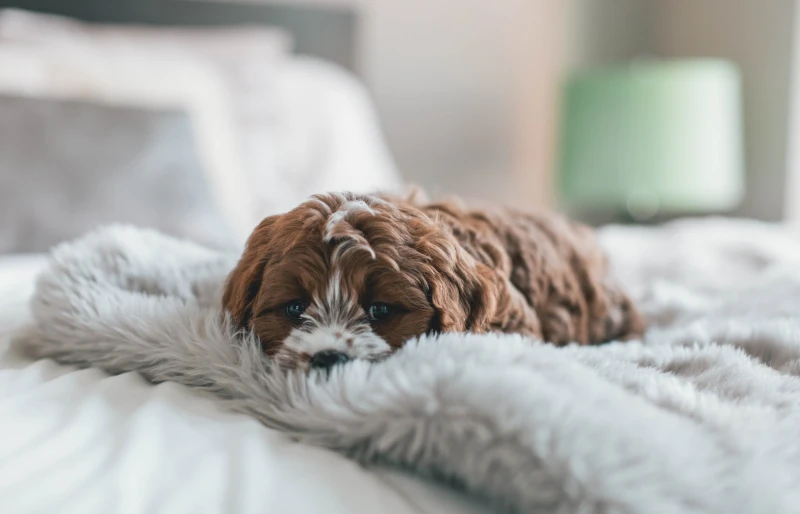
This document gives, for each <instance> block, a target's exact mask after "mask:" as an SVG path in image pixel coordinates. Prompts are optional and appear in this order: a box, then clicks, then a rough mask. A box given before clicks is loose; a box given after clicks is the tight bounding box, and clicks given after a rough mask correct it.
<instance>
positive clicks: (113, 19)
mask: <svg viewBox="0 0 800 514" xmlns="http://www.w3.org/2000/svg"><path fill="white" fill-rule="evenodd" d="M7 7H15V8H18V9H27V10H30V11H37V12H43V13H50V14H60V15H64V16H70V17H73V18H77V19H80V20H84V21H89V22H96V23H112V24H115V23H131V24H148V25H200V26H214V25H254V24H255V25H270V26H274V27H280V28H282V29H284V30H286V31H287V32H289V33H291V34H292V38H293V40H294V50H295V51H296V52H297V53H300V54H306V55H313V56H316V57H322V58H324V59H328V60H331V61H334V62H337V63H339V64H341V65H342V66H345V67H346V68H348V69H350V70H354V68H355V26H356V22H357V19H356V17H357V16H356V13H355V12H354V11H352V10H349V9H346V8H343V7H337V6H330V7H316V6H314V7H311V6H290V5H275V4H266V3H258V2H253V1H247V0H245V1H243V2H239V3H237V2H236V1H231V0H218V1H212V0H203V1H198V0H17V1H8V0H0V8H7Z"/></svg>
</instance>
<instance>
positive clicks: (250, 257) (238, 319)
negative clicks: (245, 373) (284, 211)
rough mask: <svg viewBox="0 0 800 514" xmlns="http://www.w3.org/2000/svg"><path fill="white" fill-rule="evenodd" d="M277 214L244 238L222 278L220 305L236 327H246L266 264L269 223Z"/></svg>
mask: <svg viewBox="0 0 800 514" xmlns="http://www.w3.org/2000/svg"><path fill="white" fill-rule="evenodd" d="M279 217H280V216H270V217H269V218H265V219H264V220H263V221H262V222H261V223H259V225H258V226H257V227H256V229H255V230H254V231H253V233H252V234H251V235H250V237H249V238H248V240H247V246H246V247H245V250H244V253H243V254H242V257H241V259H239V262H238V264H236V267H235V268H233V271H231V273H230V275H228V279H227V280H226V282H225V290H224V292H223V294H222V307H223V308H224V309H225V310H227V311H228V312H229V313H230V315H231V317H232V318H233V321H234V323H236V325H237V326H238V327H239V328H247V326H248V324H249V323H250V318H251V317H252V316H253V303H254V302H255V299H256V296H258V291H259V289H261V281H262V279H263V276H264V267H265V266H266V264H267V259H266V250H267V248H268V246H269V242H270V239H271V236H272V227H273V225H274V224H275V222H276V221H277V219H278V218H279Z"/></svg>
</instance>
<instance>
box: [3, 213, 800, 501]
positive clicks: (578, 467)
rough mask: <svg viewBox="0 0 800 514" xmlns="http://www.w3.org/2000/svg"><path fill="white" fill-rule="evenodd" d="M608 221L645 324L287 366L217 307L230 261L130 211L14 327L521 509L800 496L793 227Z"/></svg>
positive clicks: (96, 361)
mask: <svg viewBox="0 0 800 514" xmlns="http://www.w3.org/2000/svg"><path fill="white" fill-rule="evenodd" d="M602 236H603V241H604V243H605V244H606V245H607V246H608V248H609V250H610V252H611V254H612V260H613V262H614V264H615V266H616V267H617V269H618V273H619V275H620V276H621V278H623V280H625V281H626V282H627V283H628V284H629V286H630V288H631V290H632V291H633V292H634V294H635V296H636V297H637V298H638V299H639V301H640V304H641V305H642V307H643V309H644V311H645V312H646V314H647V315H648V317H649V320H650V322H651V328H650V329H649V331H648V333H647V335H646V337H645V340H644V341H643V342H634V343H625V344H610V345H606V346H602V347H593V348H577V347H570V348H564V349H556V348H553V347H550V346H547V345H542V344H537V343H534V342H530V341H525V340H522V339H520V338H516V337H510V336H507V337H500V336H466V335H457V334H456V335H448V336H444V337H441V338H439V339H432V340H430V339H426V338H423V340H421V341H420V342H418V343H411V344H410V345H408V346H407V347H406V348H405V349H404V350H403V351H401V352H399V353H398V354H396V355H395V356H393V357H392V358H390V359H389V360H387V361H386V362H384V363H380V364H376V365H371V366H370V365H367V364H365V363H353V364H349V365H347V366H345V367H343V368H342V369H341V370H339V371H337V372H335V373H333V374H332V375H331V377H330V378H328V379H323V378H322V377H320V376H316V375H315V376H312V377H311V378H306V377H304V376H300V375H291V376H288V377H284V376H283V375H278V374H275V373H271V372H270V369H269V363H268V362H267V361H265V360H264V358H262V357H261V355H260V354H259V352H258V351H257V346H256V345H255V344H254V343H253V341H252V340H249V339H244V340H235V339H233V338H232V336H231V334H230V333H229V331H227V329H226V328H225V327H224V325H222V324H221V323H220V319H221V315H220V312H219V308H218V306H217V303H216V302H217V301H216V298H217V290H218V287H219V285H220V281H221V279H222V277H223V276H224V272H225V271H226V270H227V268H228V267H229V266H230V261H229V260H228V258H226V257H221V256H218V255H215V254H213V253H210V252H207V251H205V250H202V249H200V248H197V247H194V246H192V245H188V244H185V243H178V242H176V241H174V240H170V239H166V238H163V237H161V236H159V235H157V234H153V233H149V232H140V231H135V230H129V229H115V230H111V231H107V232H103V233H97V234H94V235H91V236H89V237H87V238H85V239H83V240H81V241H78V242H76V243H73V244H71V245H67V246H64V247H62V248H60V249H59V250H58V251H57V252H56V253H55V255H54V257H53V260H52V263H51V265H50V267H49V269H48V270H47V271H46V272H45V274H44V275H43V276H42V278H41V279H40V281H39V284H38V287H37V292H36V295H35V297H34V302H33V314H34V324H33V325H32V326H31V327H30V328H29V329H28V330H27V331H26V332H25V333H24V334H22V336H21V337H20V339H19V341H20V343H21V344H22V345H23V346H24V348H25V349H26V351H28V352H30V353H33V354H35V355H38V356H51V357H56V358H57V359H59V360H61V361H64V362H70V363H77V364H81V365H94V366H97V367H100V368H103V369H105V370H107V371H110V372H112V373H119V372H124V371H139V372H140V373H142V374H143V375H144V376H146V377H147V378H149V379H151V380H153V381H164V380H171V381H176V382H181V383H183V384H186V385H189V386H191V387H195V388H198V389H203V390H205V391H208V392H211V393H212V394H214V395H216V396H217V397H218V398H219V399H220V401H221V402H222V403H223V404H224V405H227V406H228V407H229V408H232V409H235V410H238V411H241V412H246V413H248V414H250V415H252V416H254V417H256V418H257V419H259V420H260V421H261V422H262V423H264V424H267V425H268V426H272V427H277V428H280V429H282V430H284V431H285V432H286V433H288V434H290V435H291V436H292V437H295V438H297V439H299V440H302V441H306V442H310V443H313V444H316V445H321V446H326V447H328V448H332V449H335V450H337V451H341V452H344V453H346V454H348V455H351V456H353V457H355V458H358V459H359V460H361V461H363V462H376V461H377V462H383V463H391V464H398V465H401V466H403V467H406V468H407V469H411V470H414V471H416V472H419V473H423V474H428V475H431V474H432V475H437V476H444V477H446V478H449V479H451V480H453V481H454V482H456V483H457V484H459V485H461V486H464V487H466V488H468V489H469V490H471V491H473V492H475V493H477V494H479V495H482V496H484V497H487V498H489V499H491V500H492V501H493V502H495V503H496V504H497V505H503V506H507V507H510V508H511V509H513V510H519V511H531V510H543V511H552V510H558V511H561V512H575V511H579V512H796V511H800V502H798V499H800V497H799V496H798V492H797V487H796V484H798V483H800V443H799V442H798V435H800V434H799V432H800V429H798V428H797V427H798V426H799V425H798V414H800V405H799V404H800V401H799V400H800V396H798V393H800V381H798V378H797V375H798V374H800V317H798V315H797V310H798V307H800V262H798V256H800V241H798V239H797V238H796V237H795V236H794V235H793V234H790V233H788V232H787V231H785V230H784V229H781V228H778V227H772V226H768V225H761V224H756V223H747V222H725V221H714V220H711V221H706V222H696V223H694V224H685V223H684V224H676V225H672V226H668V227H666V228H662V229H655V230H649V231H646V232H645V231H641V230H638V229H621V228H617V229H614V228H612V229H607V230H606V231H605V232H604V233H603V235H602Z"/></svg>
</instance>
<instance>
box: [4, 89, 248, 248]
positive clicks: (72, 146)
mask: <svg viewBox="0 0 800 514" xmlns="http://www.w3.org/2000/svg"><path fill="white" fill-rule="evenodd" d="M111 222H124V223H131V224H135V225H139V226H143V227H152V228H156V229H158V230H161V231H163V232H166V233H168V234H172V235H175V236H178V237H185V238H188V239H192V240H195V241H198V242H201V243H204V244H210V245H212V246H216V247H226V246H230V245H232V244H233V241H232V236H231V233H230V231H229V230H228V227H227V226H226V222H225V220H224V217H223V215H222V213H221V211H220V209H219V207H218V206H217V205H216V204H215V201H214V196H213V194H212V191H211V189H210V187H209V184H208V183H207V181H206V177H205V173H204V170H203V168H202V164H201V160H200V157H199V156H198V154H197V152H196V142H195V138H194V137H193V131H192V124H191V120H190V119H189V116H188V115H187V114H186V113H185V112H181V111H170V110H154V109H142V108H132V107H119V106H111V105H103V104H97V103H88V102H82V101H69V100H55V99H37V98H26V97H15V96H4V95H0V253H6V252H38V251H44V250H47V249H48V248H50V247H51V246H53V245H54V244H57V243H59V242H61V241H64V240H66V239H70V238H73V237H76V236H78V235H80V234H82V233H84V232H86V231H87V230H90V229H92V228H94V227H97V226H99V225H102V224H107V223H111Z"/></svg>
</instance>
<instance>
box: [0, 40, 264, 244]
mask: <svg viewBox="0 0 800 514" xmlns="http://www.w3.org/2000/svg"><path fill="white" fill-rule="evenodd" d="M0 94H5V95H7V96H10V97H14V96H15V97H19V96H23V97H27V98H29V99H40V100H48V99H50V100H81V101H83V104H80V105H81V107H80V108H79V107H78V106H76V105H71V106H69V107H68V106H66V105H62V106H61V107H58V106H57V104H37V103H36V102H27V103H26V102H11V101H7V102H6V103H5V104H4V110H3V114H1V115H0V118H5V119H6V120H8V119H10V117H11V116H12V115H13V116H14V118H15V119H17V120H18V121H17V123H19V124H20V125H21V126H20V131H22V130H27V133H26V137H27V138H28V139H29V140H30V143H28V144H26V145H25V146H24V147H23V148H19V149H17V150H16V153H13V155H12V154H9V155H8V156H7V159H6V161H5V164H4V166H2V167H0V176H2V180H3V183H4V184H5V185H6V187H4V188H3V192H4V195H5V196H8V197H13V199H14V205H15V208H25V207H24V206H26V205H27V208H28V209H35V208H39V207H40V206H41V205H42V199H43V198H46V197H47V195H49V194H51V192H48V190H47V188H46V187H44V186H46V184H42V187H41V188H40V187H39V185H40V184H35V183H32V182H31V181H32V180H33V179H32V178H28V177H29V176H30V177H33V175H34V173H37V172H39V171H42V170H31V169H29V168H28V167H30V166H44V168H46V169H48V170H50V172H52V173H53V174H54V179H53V180H56V178H55V176H56V175H57V174H59V173H61V171H62V170H61V168H60V166H59V161H60V159H61V158H62V157H63V156H62V155H61V153H63V152H65V151H69V152H71V154H80V155H81V158H82V159H83V161H81V162H82V165H83V166H85V167H87V168H91V169H94V168H95V165H94V164H93V163H92V155H93V153H94V152H99V151H100V149H101V148H102V147H103V146H104V145H106V143H107V141H108V140H110V139H113V138H114V137H116V136H117V135H118V134H116V131H121V132H122V133H125V131H129V132H130V131H133V130H134V128H135V126H138V125H136V123H145V121H142V120H139V121H137V122H133V121H132V120H131V119H129V118H125V117H124V116H121V115H120V114H119V113H120V111H112V110H105V111H103V110H101V109H100V107H101V106H103V105H105V106H117V107H131V108H138V109H144V110H146V111H153V110H155V111H170V112H174V111H179V112H182V113H184V116H185V117H186V122H187V123H189V127H188V128H187V129H186V131H185V132H186V134H185V137H191V140H192V144H193V152H194V154H195V155H194V160H191V161H187V163H186V164H185V167H186V170H188V169H192V170H194V173H195V176H194V180H195V181H196V183H197V184H204V185H202V186H201V185H195V186H193V187H194V189H195V190H199V188H202V187H205V188H207V189H208V191H209V196H210V200H209V203H208V204H207V209H208V211H209V213H210V214H209V215H207V216H197V217H196V219H197V222H196V223H195V224H194V225H192V226H191V230H188V229H186V230H180V227H186V225H185V223H184V222H183V221H182V220H183V219H184V218H183V215H181V220H173V219H169V218H165V217H163V216H166V215H167V212H166V210H165V209H161V210H158V211H157V212H159V213H160V214H161V215H162V217H161V218H159V225H158V226H160V227H162V228H163V229H165V230H166V231H168V232H171V233H173V234H174V235H176V236H179V237H190V238H199V239H202V242H206V243H210V244H212V245H214V246H220V245H226V244H228V243H229V241H230V240H234V241H236V242H237V243H238V242H240V241H242V240H244V238H245V237H246V236H247V232H248V231H249V227H248V226H247V225H248V223H249V218H248V213H247V212H246V210H245V209H244V208H243V206H242V204H241V202H240V201H239V199H240V198H242V197H243V195H244V194H246V191H247V187H246V182H245V179H244V177H242V175H241V174H242V166H241V165H240V163H239V161H238V152H237V150H236V147H235V144H234V142H235V141H236V129H235V124H234V123H233V121H232V115H231V113H230V109H229V105H230V98H229V97H230V93H229V92H228V91H227V89H226V88H225V87H224V85H223V84H222V83H221V81H220V80H219V78H218V77H217V75H216V74H215V73H214V72H213V70H209V69H208V68H206V67H204V66H202V63H197V62H192V61H186V60H183V59H177V60H159V61H153V60H151V59H149V56H147V55H139V54H136V53H135V52H130V53H128V54H126V55H124V56H120V55H117V56H116V58H114V57H113V56H111V55H106V54H104V53H103V52H90V51H87V50H86V49H76V48H71V47H66V46H65V47H58V48H52V49H47V50H43V49H41V48H32V47H27V46H23V47H20V46H18V45H13V44H10V43H7V42H6V43H3V44H0ZM91 104H97V105H96V107H95V108H89V107H87V105H91ZM46 105H49V107H46ZM25 109H32V110H31V116H50V117H56V118H57V117H58V115H59V113H61V114H64V115H65V116H67V117H70V118H74V119H75V120H78V121H77V123H78V125H75V126H68V125H66V124H64V123H62V122H59V121H58V120H57V119H49V120H48V124H52V125H48V126H47V128H48V132H47V133H46V134H44V133H42V132H41V130H39V129H35V128H34V127H28V128H26V127H27V126H26V125H25V123H26V121H25V115H24V112H25ZM37 109H45V110H47V109H49V111H48V112H42V111H40V112H38V114H37ZM76 110H79V111H80V112H81V113H83V114H82V115H78V113H77V112H76ZM126 112H127V111H126ZM83 115H85V116H86V117H87V118H88V119H87V120H86V121H85V123H86V125H85V126H82V125H80V123H82V121H81V120H83V118H82V117H81V116H83ZM110 116H114V119H113V120H112V119H108V117H110ZM30 121H31V123H34V122H35V121H36V120H35V119H32V120H30ZM73 121H74V120H73ZM162 121H165V122H167V120H166V118H164V119H162ZM6 123H7V121H6ZM132 123H133V125H132ZM147 123H152V124H153V125H152V126H151V129H150V132H149V133H148V134H144V135H142V134H140V135H139V136H138V137H140V138H144V137H157V136H158V135H159V134H160V132H159V131H158V130H157V127H158V126H159V125H158V123H156V121H155V120H150V121H148V122H147ZM176 123H177V122H176V121H174V120H171V121H169V122H168V124H169V125H170V126H173V127H175V126H177V125H176ZM98 125H104V126H110V127H114V131H101V130H98V129H97V126H98ZM4 130H5V131H6V133H8V132H9V131H14V130H15V129H14V126H13V125H8V124H6V125H5V128H4ZM59 130H60V133H59V132H58V131H59ZM79 130H85V131H86V132H85V134H83V136H84V137H83V138H82V139H81V138H80V137H75V135H76V131H79ZM174 130H177V129H174ZM77 135H82V134H81V133H80V132H77ZM59 136H60V137H62V138H64V139H65V140H66V139H68V140H69V141H70V143H71V145H72V146H71V148H70V149H68V150H67V149H65V148H63V146H62V145H61V144H60V143H59V142H58V137H59ZM128 136H129V137H133V136H132V135H131V134H128ZM181 137H184V136H181ZM140 143H141V144H145V143H147V144H150V145H157V142H155V141H149V140H148V141H144V140H142V141H140ZM129 144H131V145H132V144H133V143H132V142H129ZM181 144H183V145H184V146H185V145H187V144H188V143H186V141H185V140H184V141H182V142H181ZM12 150H13V149H10V148H9V149H7V150H5V153H8V152H11V151H12ZM150 150H152V148H151V149H150ZM142 151H145V152H146V151H148V149H143V150H142ZM22 152H28V153H27V154H24V153H22ZM60 152H61V153H60ZM131 152H132V150H131V148H126V149H122V150H121V153H120V155H119V158H120V159H119V160H118V161H113V160H111V159H110V158H109V159H108V160H107V162H105V163H104V166H105V167H107V168H108V169H109V173H110V174H112V175H114V174H117V173H120V172H121V171H122V170H127V172H128V173H130V174H131V176H130V177H129V181H128V183H129V184H132V183H133V182H134V181H136V180H142V181H147V183H148V184H149V185H150V186H154V184H155V183H156V182H158V179H159V177H158V172H159V170H160V171H162V172H164V173H168V172H169V170H168V169H167V168H164V167H161V168H156V167H153V168H151V169H150V170H149V171H148V172H147V173H145V172H143V171H142V170H141V169H139V168H137V167H134V166H131V165H130V159H131V158H132V157H133V155H132V153H131ZM183 155H187V154H186V153H184V154H183ZM48 156H49V157H48ZM37 159H49V161H47V163H46V165H45V164H43V163H42V162H39V161H37ZM117 168H119V169H117ZM98 171H101V170H98ZM185 173H188V171H186V172H185ZM40 177H41V180H43V181H44V182H46V180H45V178H46V177H45V176H44V175H40ZM98 179H99V177H98V176H96V174H95V175H92V174H91V173H88V172H87V173H85V174H82V175H79V174H75V173H73V174H72V175H71V176H70V180H72V181H73V182H72V183H71V186H72V187H74V188H76V189H83V190H84V191H85V195H84V197H83V199H82V202H81V204H80V205H74V208H75V213H78V212H80V213H81V214H80V215H81V216H84V217H85V218H84V223H83V225H81V226H86V225H87V224H88V222H89V220H90V219H91V220H93V222H92V225H95V224H100V223H104V222H109V221H126V220H127V221H135V220H133V219H128V218H129V216H126V215H125V216H123V215H121V213H120V212H119V211H118V210H117V209H116V208H115V205H114V204H113V202H109V201H108V199H107V198H106V197H104V196H103V194H102V191H98V190H97V189H96V188H95V187H94V186H95V184H96V181H97V180H98ZM184 179H188V177H186V176H185V177H184ZM113 180H114V181H117V182H118V181H119V177H117V176H115V178H113ZM32 185H35V186H36V187H30V186H32ZM11 187H15V188H18V189H19V190H15V189H8V188H11ZM23 188H24V192H25V194H26V195H29V196H27V197H26V196H23V193H22V192H21V191H23ZM137 190H138V191H142V190H143V189H142V188H138V189H137ZM53 192H57V191H56V190H53ZM181 201H182V200H181V198H173V199H171V202H172V203H173V205H172V206H170V207H169V209H170V212H173V213H176V212H179V208H180V207H181V206H182V205H183V204H182V203H181ZM192 201H194V200H192ZM9 208H10V207H6V209H9ZM186 208H187V212H190V213H195V214H197V211H196V208H195V206H194V204H192V205H187V206H186ZM76 216H77V214H76ZM214 217H216V219H214V221H213V222H210V221H209V223H208V224H207V225H204V224H202V223H200V220H211V219H213V218H214ZM23 220H24V221H25V223H27V225H25V226H22V225H19V224H17V225H14V232H15V233H16V234H17V235H16V236H14V237H13V239H12V236H11V235H9V234H10V232H8V231H9V230H11V229H9V228H8V227H9V225H11V224H10V222H9V221H7V220H6V221H4V220H0V224H2V225H3V226H4V227H5V228H4V230H5V231H6V233H5V238H6V241H5V242H4V243H3V250H5V251H30V250H33V249H41V247H42V246H45V245H50V244H55V243H57V242H59V241H62V240H64V239H68V238H70V237H73V236H74V234H73V232H74V230H73V229H71V228H69V227H67V226H66V225H64V224H65V223H66V221H67V220H64V219H56V218H53V217H50V216H45V217H31V216H30V215H29V213H28V214H23V213H20V214H19V219H18V220H17V222H19V223H21V222H22V221H23ZM34 221H36V222H37V223H48V224H52V226H49V227H44V226H39V225H31V224H32V223H34ZM221 226H224V227H225V231H224V233H221V231H220V228H219V227H221ZM86 228H91V227H88V226H86ZM156 228H157V227H156ZM61 229H64V230H63V231H62V230H61ZM26 231H27V232H34V233H38V234H40V235H39V236H36V237H35V238H34V239H35V242H34V241H33V240H26V241H25V242H23V241H22V239H25V238H24V236H22V235H20V234H22V233H24V232H26ZM43 234H46V236H45V235H43Z"/></svg>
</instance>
